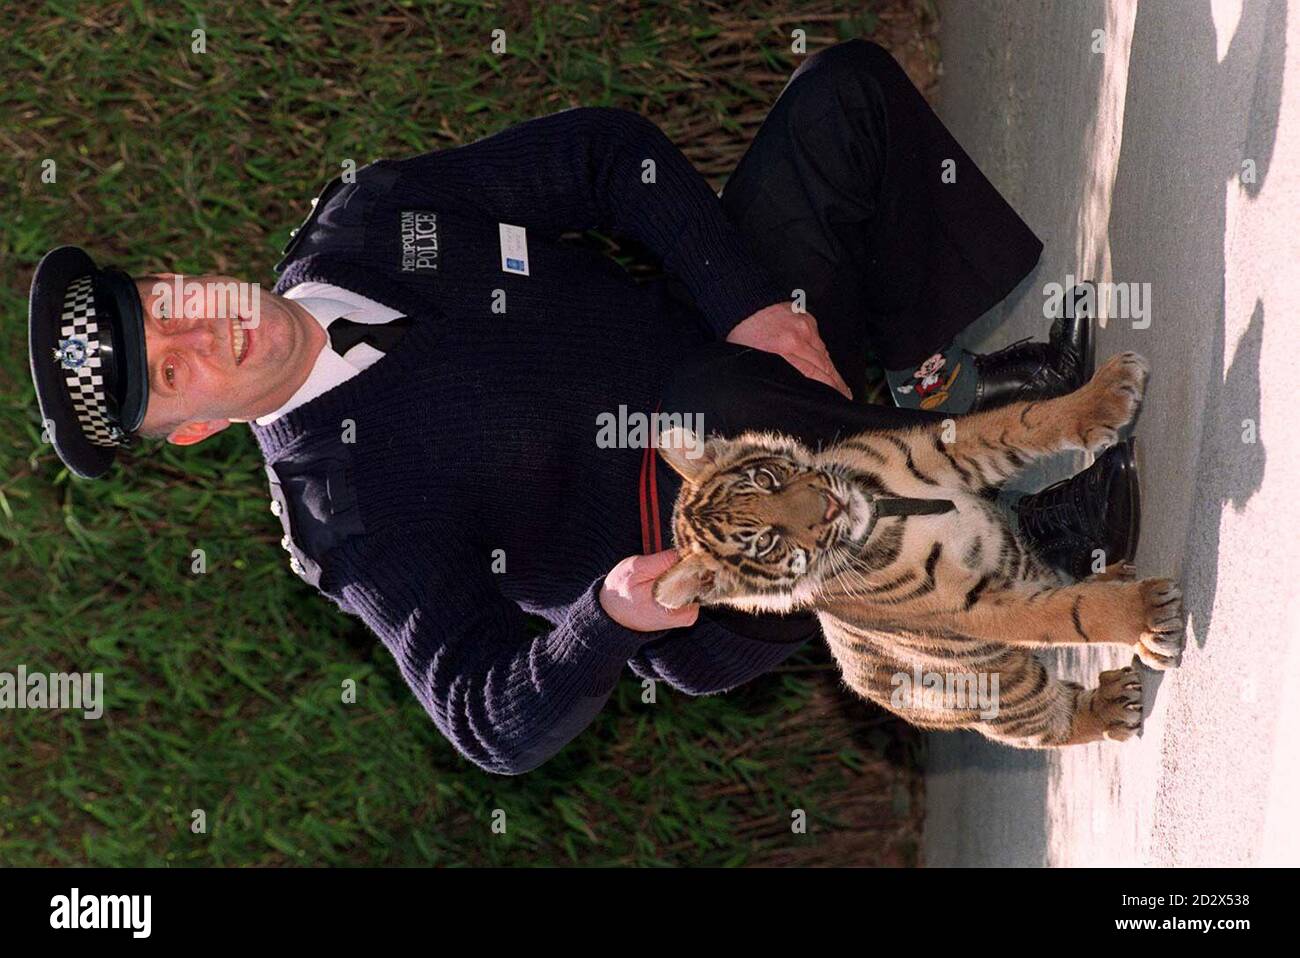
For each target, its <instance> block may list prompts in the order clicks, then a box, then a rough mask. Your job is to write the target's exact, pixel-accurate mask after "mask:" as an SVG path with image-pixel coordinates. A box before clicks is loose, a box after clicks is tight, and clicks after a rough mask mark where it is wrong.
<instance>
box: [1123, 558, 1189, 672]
mask: <svg viewBox="0 0 1300 958" xmlns="http://www.w3.org/2000/svg"><path fill="white" fill-rule="evenodd" d="M1138 590H1139V594H1140V595H1141V598H1142V609H1143V616H1144V619H1143V622H1142V634H1141V635H1140V636H1139V637H1138V640H1137V645H1136V647H1135V649H1134V651H1135V652H1136V653H1137V657H1138V658H1139V659H1141V660H1142V664H1143V665H1145V666H1146V667H1147V668H1149V669H1155V670H1157V671H1163V670H1165V669H1172V668H1174V667H1176V666H1177V665H1178V663H1179V662H1180V661H1181V660H1182V655H1183V646H1184V644H1185V643H1186V641H1187V636H1186V629H1185V626H1184V623H1183V592H1182V590H1181V589H1180V588H1178V585H1177V583H1175V582H1174V581H1173V580H1172V579H1143V580H1142V581H1141V582H1139V583H1138Z"/></svg>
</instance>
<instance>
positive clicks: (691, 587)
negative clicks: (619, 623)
mask: <svg viewBox="0 0 1300 958" xmlns="http://www.w3.org/2000/svg"><path fill="white" fill-rule="evenodd" d="M679 433H680V435H678V434H679ZM699 449H700V446H699V444H698V440H696V439H695V437H693V436H691V435H690V434H689V432H688V431H687V430H678V429H674V430H669V431H668V432H665V433H664V435H663V436H661V437H660V450H659V452H660V455H662V456H663V457H664V460H665V461H666V462H667V463H668V464H669V465H670V466H672V468H673V469H674V470H675V471H676V472H677V473H678V474H679V475H681V477H682V479H683V482H682V490H681V493H680V494H679V495H678V498H677V502H676V503H675V504H674V507H673V535H674V539H675V543H676V546H677V549H678V552H679V553H680V554H681V557H682V559H681V561H680V562H678V563H677V565H675V566H673V567H672V568H671V569H669V570H668V571H667V572H665V573H664V574H663V575H662V576H660V577H659V579H658V580H657V582H656V583H655V591H654V594H655V599H656V601H658V602H659V603H660V604H661V605H663V606H665V607H667V608H680V607H681V606H683V605H686V604H687V603H690V602H697V601H698V602H704V603H723V604H727V605H733V606H735V607H736V608H741V609H745V610H747V611H785V610H788V609H791V608H793V607H795V606H797V605H799V604H801V603H802V602H804V601H806V600H808V599H809V598H810V597H811V596H813V595H814V594H815V593H816V592H817V591H818V589H819V588H820V587H821V586H822V585H823V584H824V583H825V582H826V581H828V580H829V579H830V578H833V576H834V574H835V570H836V569H837V568H838V567H839V566H840V564H841V563H842V561H843V559H844V558H845V556H846V555H847V554H848V553H849V552H850V551H851V550H856V549H857V548H859V547H860V546H861V545H862V544H863V541H864V540H865V538H866V536H867V535H868V534H869V532H870V527H869V526H870V512H869V507H868V505H867V500H866V498H865V497H864V495H863V493H862V491H861V490H859V489H858V488H857V486H856V484H855V482H854V480H853V477H852V475H851V474H849V473H848V472H847V471H840V470H837V469H836V467H835V466H833V465H825V466H819V465H817V464H815V463H814V461H813V457H812V455H811V454H810V453H809V452H808V451H807V450H806V449H805V448H803V447H802V446H800V445H799V444H798V443H796V442H794V441H792V440H790V439H786V438H783V437H778V436H774V435H770V434H759V433H749V434H746V435H744V436H741V437H738V438H737V439H735V440H724V439H711V440H709V442H708V443H706V444H704V446H703V452H702V454H699V455H696V456H694V458H691V457H689V456H688V455H687V452H688V451H692V450H699Z"/></svg>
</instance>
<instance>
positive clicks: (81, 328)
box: [54, 276, 125, 446]
mask: <svg viewBox="0 0 1300 958" xmlns="http://www.w3.org/2000/svg"><path fill="white" fill-rule="evenodd" d="M61 318H62V323H61V325H60V326H59V335H60V337H61V338H60V339H59V348H58V349H56V350H55V351H54V358H55V360H56V361H58V362H59V363H60V364H61V365H62V366H63V369H64V370H65V373H66V375H65V377H64V379H65V381H66V382H67V384H68V392H69V393H71V395H72V407H73V409H74V410H75V411H76V413H77V421H78V422H79V423H80V424H81V430H82V432H83V433H85V436H86V438H87V439H89V440H90V441H91V442H92V443H94V444H95V445H96V446H120V445H123V444H124V443H123V438H124V435H125V434H124V433H123V432H122V430H121V429H120V428H118V426H117V425H116V424H115V423H113V422H111V421H110V420H109V418H108V398H107V396H106V395H105V393H104V376H103V370H102V368H101V366H100V356H99V341H100V331H99V323H98V322H97V321H96V319H95V288H94V285H93V284H92V283H91V278H90V277H89V276H82V277H79V278H78V279H75V280H73V281H72V282H71V283H70V284H69V285H68V291H67V292H66V293H65V294H64V296H63V315H62V317H61Z"/></svg>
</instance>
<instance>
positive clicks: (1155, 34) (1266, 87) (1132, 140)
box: [1110, 0, 1287, 646]
mask: <svg viewBox="0 0 1300 958" xmlns="http://www.w3.org/2000/svg"><path fill="white" fill-rule="evenodd" d="M1286 16H1287V4H1286V2H1285V0H1272V2H1268V0H1247V2H1246V3H1245V4H1244V5H1243V8H1242V13H1241V19H1240V21H1239V22H1238V24H1237V25H1236V29H1235V31H1234V33H1233V37H1232V40H1231V42H1230V45H1229V47H1228V50H1227V52H1226V54H1225V55H1224V58H1223V60H1222V61H1221V62H1220V61H1219V59H1218V54H1217V48H1216V38H1215V25H1214V22H1213V20H1212V18H1211V5H1210V3H1208V2H1201V3H1196V4H1191V3H1187V2H1186V0H1155V2H1151V0H1148V2H1144V3H1142V4H1140V5H1139V6H1138V9H1137V20H1136V23H1135V25H1134V33H1133V44H1132V51H1131V58H1130V66H1129V78H1128V94H1127V102H1126V109H1125V116H1124V137H1123V143H1122V147H1121V151H1120V157H1119V167H1118V171H1117V175H1116V182H1115V193H1114V203H1113V205H1112V208H1111V209H1112V213H1111V220H1112V222H1111V229H1110V234H1111V252H1112V262H1113V269H1114V279H1115V281H1116V282H1138V283H1141V282H1150V283H1151V284H1152V302H1153V304H1154V306H1153V310H1152V312H1153V322H1152V326H1151V329H1150V330H1146V331H1143V332H1138V331H1133V330H1128V331H1124V332H1123V333H1122V336H1121V337H1120V338H1122V339H1125V340H1127V343H1126V345H1131V346H1132V348H1135V349H1138V351H1139V352H1143V353H1146V354H1147V355H1149V356H1151V357H1152V358H1153V360H1154V361H1155V366H1156V368H1155V376H1158V377H1174V378H1177V377H1179V376H1184V377H1186V378H1187V380H1188V382H1187V383H1185V384H1183V385H1181V386H1175V387H1174V388H1172V389H1166V390H1164V391H1163V392H1160V391H1157V392H1156V393H1155V396H1156V397H1158V398H1164V399H1166V400H1168V399H1174V398H1175V397H1180V398H1182V397H1185V398H1186V399H1188V400H1192V401H1193V402H1194V406H1193V408H1188V407H1187V406H1186V405H1184V404H1183V403H1180V402H1178V401H1174V402H1168V401H1166V402H1164V403H1163V404H1162V405H1157V408H1162V409H1163V410H1164V411H1165V414H1166V416H1188V417H1192V418H1193V420H1194V418H1195V417H1196V416H1197V414H1198V413H1200V415H1201V420H1200V421H1201V433H1200V436H1199V442H1198V441H1197V437H1195V436H1188V437H1187V440H1188V441H1187V442H1186V443H1178V442H1175V443H1169V442H1167V441H1166V442H1163V443H1162V445H1164V446H1167V447H1170V448H1167V449H1166V450H1164V453H1163V455H1162V454H1161V452H1160V451H1157V454H1156V457H1155V458H1154V460H1152V459H1150V458H1149V459H1148V460H1147V461H1146V462H1145V463H1144V466H1145V467H1146V468H1147V469H1148V470H1149V471H1148V473H1147V475H1145V476H1144V477H1143V478H1144V491H1145V490H1146V489H1148V488H1151V487H1152V486H1153V485H1154V484H1155V483H1157V482H1159V481H1161V477H1166V478H1167V480H1168V481H1176V479H1175V477H1179V476H1184V475H1186V474H1187V472H1188V466H1189V465H1190V464H1191V463H1193V462H1194V463H1196V467H1195V478H1194V480H1193V481H1192V484H1191V487H1190V490H1189V491H1187V492H1184V494H1183V496H1186V498H1183V496H1174V495H1170V494H1169V493H1168V491H1167V490H1159V491H1157V490H1155V489H1152V492H1153V495H1152V497H1151V498H1152V502H1153V504H1157V505H1158V504H1164V505H1165V506H1166V508H1165V509H1164V510H1163V512H1153V511H1151V510H1150V509H1144V524H1145V523H1148V522H1150V523H1153V524H1155V525H1156V526H1158V527H1163V528H1162V529H1157V530H1153V534H1154V536H1155V537H1156V541H1157V543H1158V544H1159V545H1160V546H1161V548H1160V549H1159V550H1158V553H1157V555H1156V556H1155V559H1156V562H1157V564H1159V565H1164V564H1165V563H1168V562H1170V561H1175V562H1178V563H1180V564H1181V565H1182V569H1181V570H1180V571H1181V572H1182V579H1183V591H1184V595H1185V598H1186V606H1187V611H1188V614H1189V618H1190V621H1191V624H1192V627H1193V630H1194V636H1195V640H1196V642H1197V643H1198V645H1201V646H1204V644H1205V642H1206V639H1207V636H1208V633H1209V628H1210V616H1211V610H1212V609H1213V607H1214V600H1215V594H1216V592H1217V584H1218V562H1217V556H1218V553H1219V524H1220V517H1221V514H1222V511H1223V507H1224V505H1225V504H1226V503H1228V502H1232V503H1233V504H1234V506H1235V507H1236V508H1238V509H1240V508H1242V507H1243V506H1244V504H1245V503H1246V501H1247V500H1248V499H1249V498H1250V497H1251V496H1252V495H1253V494H1254V493H1255V492H1257V491H1258V490H1259V488H1260V486H1261V484H1262V482H1263V476H1264V462H1265V452H1264V446H1263V437H1259V436H1256V441H1255V442H1254V443H1253V444H1251V443H1247V442H1243V430H1244V429H1246V428H1248V427H1245V426H1243V421H1244V420H1250V421H1251V422H1252V423H1253V424H1254V425H1255V427H1256V428H1257V427H1258V423H1259V409H1260V384H1259V358H1260V350H1261V348H1262V342H1263V328H1264V306H1263V304H1262V303H1258V302H1257V303H1256V305H1255V310H1254V313H1253V315H1252V316H1251V320H1250V324H1249V326H1248V327H1247V329H1246V331H1245V333H1244V334H1243V335H1242V336H1241V338H1240V340H1239V341H1238V343H1237V345H1236V349H1235V351H1234V354H1233V356H1232V359H1231V365H1230V366H1229V365H1228V364H1227V363H1226V362H1225V351H1224V350H1225V328H1226V324H1227V317H1226V315H1225V293H1224V276H1225V264H1224V241H1225V236H1226V233H1227V210H1226V197H1225V194H1226V187H1228V186H1229V185H1232V184H1234V183H1235V182H1236V181H1238V180H1239V179H1240V178H1241V177H1242V171H1243V161H1246V160H1249V161H1252V162H1253V163H1254V182H1249V181H1246V182H1243V183H1242V186H1243V188H1244V190H1245V192H1246V194H1247V195H1248V196H1250V197H1254V196H1256V195H1258V193H1259V191H1260V189H1261V188H1262V186H1263V183H1264V180H1265V178H1266V177H1267V175H1268V170H1269V166H1270V163H1271V160H1272V156H1273V144H1274V141H1275V139H1276V133H1277V123H1278V114H1279V111H1280V105H1281V92H1282V73H1283V69H1284V67H1285V57H1286ZM1171 34H1172V35H1174V36H1176V37H1177V45H1176V50H1177V54H1178V55H1177V56H1172V55H1171V52H1172V49H1171V43H1170V39H1169V38H1170V35H1171ZM1117 221H1118V222H1117ZM1134 223H1140V224H1150V225H1149V226H1144V227H1143V228H1140V229H1134V228H1133V224H1134ZM1190 317H1195V319H1194V320H1189V318H1190ZM1121 325H1124V324H1121ZM1188 327H1193V328H1194V329H1197V330H1199V332H1193V333H1192V334H1191V335H1190V336H1187V335H1185V332H1184V331H1185V330H1186V329H1187V328H1188ZM1162 330H1164V331H1165V332H1164V336H1165V337H1171V338H1173V339H1174V340H1176V342H1168V341H1166V342H1160V343H1157V342H1151V343H1149V348H1148V346H1147V343H1146V340H1148V338H1149V337H1150V336H1151V334H1155V335H1156V336H1159V335H1160V334H1161V331H1162ZM1225 367H1226V376H1225V375H1224V372H1223V371H1224V370H1225ZM1153 378H1154V377H1153ZM1195 406H1199V409H1197V408H1195ZM1144 418H1146V417H1144ZM1167 425H1169V423H1166V422H1159V421H1149V422H1141V423H1139V430H1138V434H1139V437H1141V435H1142V434H1143V431H1144V429H1145V431H1147V432H1151V431H1152V430H1153V429H1154V430H1161V431H1163V430H1164V429H1165V427H1166V426H1167ZM1147 448H1148V450H1150V449H1152V448H1153V444H1152V443H1148V444H1147ZM1180 506H1181V507H1182V508H1178V507H1180ZM1184 509H1185V518H1184V516H1180V515H1179V514H1180V513H1183V511H1184ZM1179 518H1184V522H1185V525H1184V526H1183V530H1184V540H1183V542H1182V543H1176V542H1175V539H1176V535H1177V526H1176V525H1175V524H1174V523H1175V522H1176V520H1177V519H1179ZM1171 553H1172V554H1171ZM1157 571H1163V570H1157Z"/></svg>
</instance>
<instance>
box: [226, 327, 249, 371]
mask: <svg viewBox="0 0 1300 958" xmlns="http://www.w3.org/2000/svg"><path fill="white" fill-rule="evenodd" d="M252 345H253V333H252V331H251V330H247V329H245V328H244V324H243V323H242V322H241V321H240V320H239V318H238V317H236V318H235V319H232V320H231V321H230V351H231V352H232V353H234V356H235V365H236V366H238V365H239V364H240V363H242V362H243V361H244V360H245V359H246V358H247V357H248V350H249V347H251V346H252Z"/></svg>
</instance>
